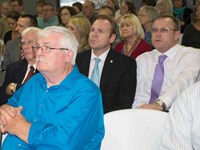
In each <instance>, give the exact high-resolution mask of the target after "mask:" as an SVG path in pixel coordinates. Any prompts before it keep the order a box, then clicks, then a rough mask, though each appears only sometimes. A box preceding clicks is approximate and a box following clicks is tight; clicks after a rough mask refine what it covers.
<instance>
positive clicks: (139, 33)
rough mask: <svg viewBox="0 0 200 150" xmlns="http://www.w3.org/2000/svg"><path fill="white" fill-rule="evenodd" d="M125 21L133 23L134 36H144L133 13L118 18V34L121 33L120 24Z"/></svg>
mask: <svg viewBox="0 0 200 150" xmlns="http://www.w3.org/2000/svg"><path fill="white" fill-rule="evenodd" d="M127 22H129V23H131V24H132V25H133V27H134V31H135V33H136V36H137V37H139V38H142V39H143V38H144V30H143V28H142V26H141V24H140V21H139V19H138V17H137V16H136V15H134V14H126V15H124V16H122V18H121V20H120V24H119V28H120V35H121V26H122V25H123V24H125V23H127ZM122 38H123V37H122Z"/></svg>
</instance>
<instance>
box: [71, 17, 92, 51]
mask: <svg viewBox="0 0 200 150" xmlns="http://www.w3.org/2000/svg"><path fill="white" fill-rule="evenodd" d="M68 26H69V29H70V30H71V32H72V33H73V34H74V36H75V37H76V39H77V40H78V42H79V47H78V52H81V51H84V50H87V49H89V44H88V37H89V32H90V27H91V24H90V21H89V20H88V19H87V18H86V17H85V16H83V15H75V16H72V17H71V18H70V19H69V23H68Z"/></svg>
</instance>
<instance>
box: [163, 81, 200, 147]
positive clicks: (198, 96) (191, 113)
mask: <svg viewBox="0 0 200 150" xmlns="http://www.w3.org/2000/svg"><path fill="white" fill-rule="evenodd" d="M160 149H161V150H200V82H198V83H196V84H194V85H192V86H191V87H189V88H188V89H187V90H186V91H184V92H183V93H182V94H181V96H179V97H178V99H177V100H176V102H175V103H174V104H173V105H172V107H171V109H170V111H169V118H168V119H167V121H166V125H165V127H164V131H163V135H162V141H161V148H160Z"/></svg>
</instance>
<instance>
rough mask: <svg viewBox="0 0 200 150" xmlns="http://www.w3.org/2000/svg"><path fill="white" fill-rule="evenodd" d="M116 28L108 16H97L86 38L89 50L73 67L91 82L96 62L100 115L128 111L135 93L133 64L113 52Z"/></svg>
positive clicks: (78, 57) (128, 59)
mask: <svg viewBox="0 0 200 150" xmlns="http://www.w3.org/2000/svg"><path fill="white" fill-rule="evenodd" d="M115 31H116V24H115V22H114V20H113V19H112V18H111V17H109V16H103V15H99V16H98V17H97V18H96V20H95V21H94V23H93V24H92V27H91V30H90V34H89V45H90V47H91V48H92V49H91V50H88V51H85V52H82V53H79V54H78V55H77V59H76V63H77V65H78V68H79V70H80V72H81V73H82V74H84V75H85V76H87V77H88V78H90V79H91V78H92V76H93V75H92V74H93V73H92V72H93V69H94V68H95V60H94V59H96V58H99V60H100V61H99V63H98V65H99V74H100V75H99V84H98V83H97V85H98V86H99V87H100V89H101V92H102V98H103V107H104V113H107V112H110V111H114V110H119V109H126V108H131V107H132V103H133V99H134V96H135V90H136V83H137V81H136V62H135V60H133V59H131V58H129V57H127V56H125V55H123V54H120V53H118V52H115V51H114V50H113V49H112V48H111V43H112V42H113V41H114V40H115V38H116V35H115Z"/></svg>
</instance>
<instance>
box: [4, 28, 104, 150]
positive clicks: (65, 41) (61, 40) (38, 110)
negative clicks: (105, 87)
mask: <svg viewBox="0 0 200 150" xmlns="http://www.w3.org/2000/svg"><path fill="white" fill-rule="evenodd" d="M77 49H78V42H77V40H76V38H75V37H74V35H73V34H72V33H71V32H70V31H69V30H68V29H66V28H64V27H58V26H52V27H47V28H45V29H43V30H42V31H40V32H39V34H38V38H37V40H36V43H35V44H34V46H33V51H34V52H35V53H36V67H37V69H38V71H39V72H40V73H38V74H36V75H34V76H33V77H32V78H31V79H30V80H28V81H27V82H26V84H24V85H23V86H22V87H21V88H20V89H19V90H18V91H16V92H15V93H14V94H13V97H11V98H10V99H9V101H8V103H7V104H5V105H3V106H1V107H0V130H1V132H2V133H5V132H7V133H8V136H7V137H6V139H5V140H4V143H3V150H8V149H9V150H17V149H24V148H26V149H27V150H28V149H29V150H32V149H41V150H81V149H85V150H86V149H87V150H88V149H100V145H101V140H102V139H103V136H104V124H103V108H102V99H101V93H100V90H99V89H98V87H97V86H96V85H95V84H94V83H93V82H92V81H90V80H89V79H88V78H86V77H85V76H83V75H82V74H81V73H79V71H78V68H77V66H76V65H75V58H76V54H77ZM10 143H12V144H10Z"/></svg>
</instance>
